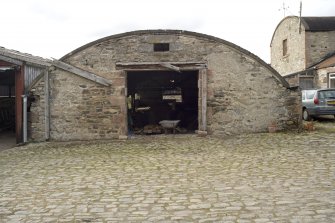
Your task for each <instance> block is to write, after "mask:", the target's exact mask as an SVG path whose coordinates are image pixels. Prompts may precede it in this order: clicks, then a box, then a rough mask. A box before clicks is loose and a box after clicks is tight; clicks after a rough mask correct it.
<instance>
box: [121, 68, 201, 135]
mask: <svg viewBox="0 0 335 223" xmlns="http://www.w3.org/2000/svg"><path fill="white" fill-rule="evenodd" d="M127 89H128V95H127V99H128V128H129V132H133V133H135V134H141V133H144V134H151V133H152V134H155V133H156V134H159V133H164V132H165V133H167V132H169V131H170V130H171V129H172V130H173V131H172V132H174V133H191V132H194V131H195V130H197V129H198V72H197V71H182V72H181V73H179V72H175V71H136V72H128V76H127ZM163 120H167V121H171V122H174V123H177V125H176V126H174V127H173V126H172V128H169V126H166V125H163V124H162V123H160V122H161V121H163ZM178 120H179V122H178ZM168 124H169V123H168ZM170 127H171V126H170Z"/></svg>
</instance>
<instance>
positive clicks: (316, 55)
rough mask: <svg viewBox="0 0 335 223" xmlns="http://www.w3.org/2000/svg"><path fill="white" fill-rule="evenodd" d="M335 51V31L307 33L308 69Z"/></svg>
mask: <svg viewBox="0 0 335 223" xmlns="http://www.w3.org/2000/svg"><path fill="white" fill-rule="evenodd" d="M334 50H335V31H329V32H306V67H310V66H312V65H314V64H316V63H317V62H319V61H320V60H321V59H322V58H324V57H325V56H326V55H327V54H328V53H332V52H334Z"/></svg>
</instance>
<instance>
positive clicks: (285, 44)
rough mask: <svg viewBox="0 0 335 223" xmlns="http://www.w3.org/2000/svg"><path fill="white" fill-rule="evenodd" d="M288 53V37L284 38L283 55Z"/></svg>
mask: <svg viewBox="0 0 335 223" xmlns="http://www.w3.org/2000/svg"><path fill="white" fill-rule="evenodd" d="M286 55H287V39H284V40H283V56H286Z"/></svg>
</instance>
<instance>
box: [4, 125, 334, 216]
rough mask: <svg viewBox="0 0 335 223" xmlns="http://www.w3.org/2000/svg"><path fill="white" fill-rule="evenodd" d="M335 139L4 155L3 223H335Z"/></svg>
mask: <svg viewBox="0 0 335 223" xmlns="http://www.w3.org/2000/svg"><path fill="white" fill-rule="evenodd" d="M334 124H335V123H334V122H333V123H328V124H327V125H334ZM330 129H331V128H330ZM334 132H335V131H334ZM334 132H333V129H331V131H330V130H329V129H328V128H323V127H322V128H321V130H319V131H316V132H305V133H300V134H296V133H290V134H288V133H276V134H256V135H244V136H238V137H232V138H225V139H218V138H210V137H207V138H199V137H196V136H192V135H176V136H169V137H166V136H156V137H138V138H136V139H132V140H128V141H114V142H104V143H102V142H100V143H97V144H69V143H41V144H29V145H27V146H24V147H17V148H12V149H8V150H4V151H1V152H0V169H1V172H0V222H335V182H334V179H335V177H334V176H335V139H334Z"/></svg>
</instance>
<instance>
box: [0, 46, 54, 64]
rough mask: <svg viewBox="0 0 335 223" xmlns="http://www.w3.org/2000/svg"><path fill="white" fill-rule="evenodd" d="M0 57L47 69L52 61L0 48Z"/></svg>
mask: <svg viewBox="0 0 335 223" xmlns="http://www.w3.org/2000/svg"><path fill="white" fill-rule="evenodd" d="M0 55H1V56H5V57H9V58H11V59H14V60H18V61H24V62H26V63H28V64H31V65H35V66H42V67H48V66H50V65H51V63H52V61H51V60H49V59H46V58H43V57H38V56H33V55H31V54H28V53H22V52H19V51H16V50H10V49H7V48H5V47H0Z"/></svg>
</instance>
